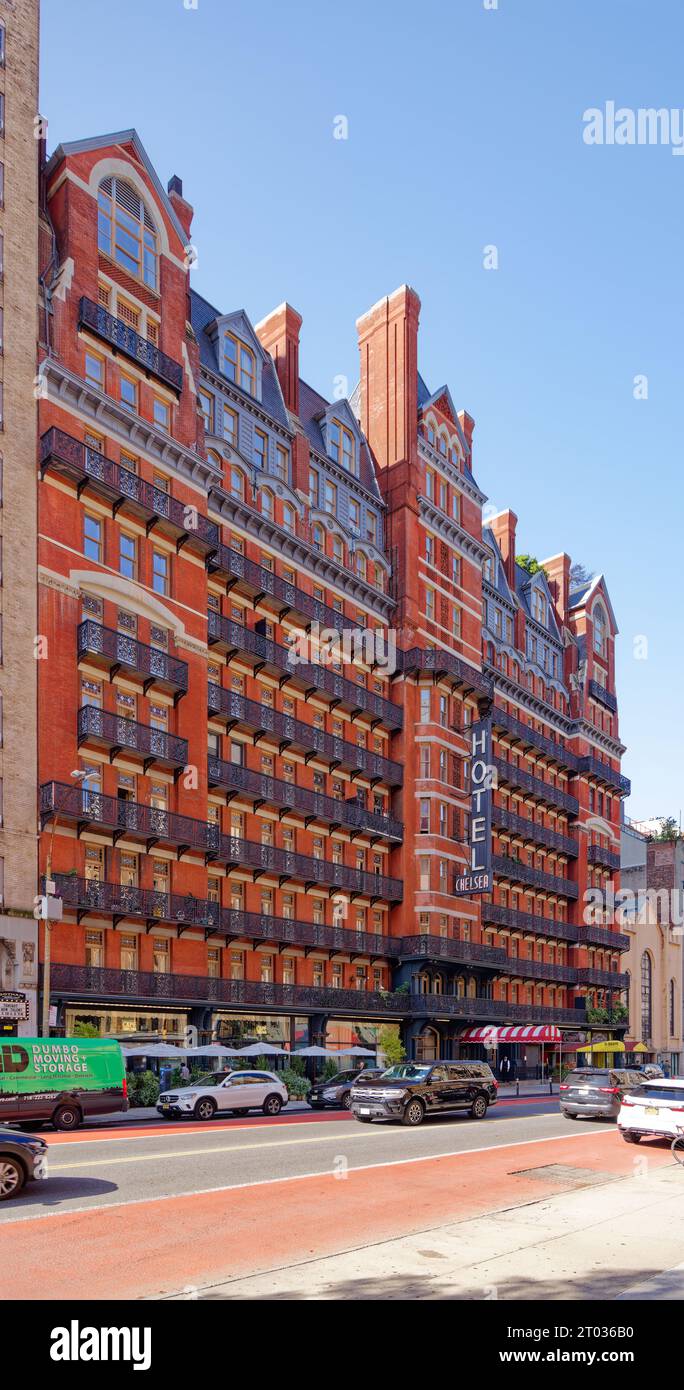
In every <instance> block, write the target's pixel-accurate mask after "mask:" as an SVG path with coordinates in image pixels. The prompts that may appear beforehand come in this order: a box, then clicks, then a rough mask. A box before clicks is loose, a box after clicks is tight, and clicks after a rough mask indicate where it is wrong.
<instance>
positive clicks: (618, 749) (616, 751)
mask: <svg viewBox="0 0 684 1390" xmlns="http://www.w3.org/2000/svg"><path fill="white" fill-rule="evenodd" d="M573 735H574V737H575V738H585V739H586V740H587V742H588V743H593V744H594V746H595V747H596V748H603V749H604V750H605V752H606V753H609V754H610V756H611V758H621V757H622V755H623V753H626V752H627V747H626V744H624V743H620V740H619V739H616V738H611V737H610V734H606V733H604V732H603V730H602V729H597V728H596V725H595V724H590V723H589V722H588V720H586V719H575V720H574V721H573Z"/></svg>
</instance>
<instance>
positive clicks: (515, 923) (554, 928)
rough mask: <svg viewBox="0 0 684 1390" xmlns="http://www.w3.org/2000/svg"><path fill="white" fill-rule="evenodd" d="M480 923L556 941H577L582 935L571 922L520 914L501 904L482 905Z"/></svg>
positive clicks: (526, 913)
mask: <svg viewBox="0 0 684 1390" xmlns="http://www.w3.org/2000/svg"><path fill="white" fill-rule="evenodd" d="M482 921H483V922H493V923H495V924H496V925H497V926H500V927H508V928H510V929H511V930H513V931H523V932H528V931H529V932H534V933H535V934H536V935H537V936H546V937H554V938H555V939H556V940H558V941H579V940H581V939H582V934H581V932H580V929H579V927H576V926H575V924H574V923H573V922H556V921H555V920H554V919H553V918H552V917H538V916H537V915H536V913H534V912H522V911H521V910H520V909H519V908H517V907H504V906H503V904H502V903H490V902H484V901H483V903H482Z"/></svg>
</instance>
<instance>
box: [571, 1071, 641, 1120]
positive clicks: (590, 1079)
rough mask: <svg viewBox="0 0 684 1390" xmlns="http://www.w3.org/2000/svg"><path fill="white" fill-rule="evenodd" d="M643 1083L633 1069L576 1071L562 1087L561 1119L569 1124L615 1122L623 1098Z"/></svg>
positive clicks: (572, 1072)
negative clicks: (591, 1121) (580, 1120)
mask: <svg viewBox="0 0 684 1390" xmlns="http://www.w3.org/2000/svg"><path fill="white" fill-rule="evenodd" d="M640 1081H641V1077H640V1076H639V1075H638V1073H637V1071H636V1068H634V1067H632V1068H629V1069H628V1068H627V1067H624V1068H623V1067H575V1070H574V1071H571V1072H568V1075H567V1076H566V1078H565V1081H561V1084H560V1087H559V1091H560V1100H559V1105H560V1112H561V1115H565V1116H566V1118H567V1119H568V1120H579V1119H581V1118H582V1116H584V1117H585V1118H586V1119H589V1120H616V1119H617V1116H618V1111H619V1109H620V1105H621V1103H622V1098H623V1096H624V1095H625V1093H626V1092H627V1091H629V1090H633V1089H634V1088H635V1087H636V1086H638V1085H639V1083H640Z"/></svg>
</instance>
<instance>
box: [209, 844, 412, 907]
mask: <svg viewBox="0 0 684 1390" xmlns="http://www.w3.org/2000/svg"><path fill="white" fill-rule="evenodd" d="M217 858H218V859H219V861H220V862H221V863H222V864H225V865H226V866H227V867H228V868H229V869H230V868H239V867H241V866H242V867H245V868H249V869H253V870H255V879H256V878H260V877H261V876H262V875H263V874H266V873H270V874H274V875H275V876H276V877H278V878H279V879H280V881H281V883H286V882H287V881H288V880H290V879H298V880H301V881H303V882H304V883H306V884H310V885H311V886H313V885H314V884H315V883H321V884H325V885H326V886H328V887H330V888H332V889H336V890H338V891H344V890H347V891H348V892H350V893H352V894H353V895H354V896H358V895H359V894H360V893H363V894H364V895H366V896H367V897H370V898H372V899H373V900H376V899H378V898H382V899H386V900H387V901H389V902H400V901H401V899H402V897H403V891H404V885H403V883H402V880H401V879H398V878H388V877H387V876H386V875H384V874H376V873H368V872H367V871H366V870H365V869H353V868H351V867H349V866H348V865H346V864H334V863H333V861H332V860H331V859H316V858H315V857H314V856H312V855H308V854H296V853H295V852H294V851H291V850H287V849H279V848H277V847H276V846H275V845H261V844H258V843H257V842H256V841H254V840H243V839H241V838H240V837H239V836H236V835H222V836H221V839H220V845H219V850H218V855H217Z"/></svg>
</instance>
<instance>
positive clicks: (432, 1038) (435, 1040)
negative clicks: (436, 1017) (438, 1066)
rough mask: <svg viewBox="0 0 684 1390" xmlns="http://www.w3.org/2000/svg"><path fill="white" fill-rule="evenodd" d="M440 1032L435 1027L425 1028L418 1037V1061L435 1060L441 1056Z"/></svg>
mask: <svg viewBox="0 0 684 1390" xmlns="http://www.w3.org/2000/svg"><path fill="white" fill-rule="evenodd" d="M439 1051H440V1049H439V1034H438V1033H437V1032H436V1030H435V1029H434V1028H424V1029H423V1032H422V1033H421V1034H420V1037H418V1038H416V1061H417V1062H434V1061H435V1060H436V1058H437V1057H439Z"/></svg>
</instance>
